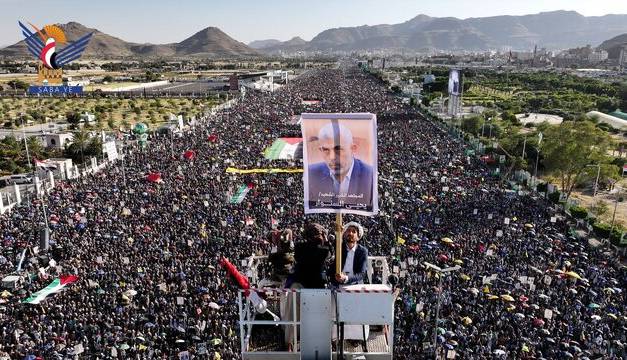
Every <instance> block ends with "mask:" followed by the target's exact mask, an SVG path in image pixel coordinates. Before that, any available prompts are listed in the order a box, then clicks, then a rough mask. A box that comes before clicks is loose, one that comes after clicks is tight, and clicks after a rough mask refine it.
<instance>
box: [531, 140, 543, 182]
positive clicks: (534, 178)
mask: <svg viewBox="0 0 627 360" xmlns="http://www.w3.org/2000/svg"><path fill="white" fill-rule="evenodd" d="M542 138H543V135H542V133H538V148H537V149H536V165H535V166H534V168H533V185H534V187H535V185H536V183H537V182H538V162H539V161H540V144H541V143H542Z"/></svg>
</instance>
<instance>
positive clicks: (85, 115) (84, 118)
mask: <svg viewBox="0 0 627 360" xmlns="http://www.w3.org/2000/svg"><path fill="white" fill-rule="evenodd" d="M81 120H82V121H84V122H86V123H91V122H94V121H96V115H94V114H90V113H88V112H87V111H85V112H84V113H82V114H81Z"/></svg>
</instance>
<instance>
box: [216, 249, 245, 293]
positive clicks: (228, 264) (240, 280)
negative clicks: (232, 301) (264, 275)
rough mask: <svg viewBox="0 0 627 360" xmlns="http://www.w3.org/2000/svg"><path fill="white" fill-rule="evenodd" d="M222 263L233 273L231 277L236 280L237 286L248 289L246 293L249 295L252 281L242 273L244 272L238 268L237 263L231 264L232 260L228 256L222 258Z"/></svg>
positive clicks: (230, 273) (225, 268)
mask: <svg viewBox="0 0 627 360" xmlns="http://www.w3.org/2000/svg"><path fill="white" fill-rule="evenodd" d="M220 265H222V267H223V268H224V270H226V272H227V273H229V275H231V277H232V278H233V280H235V282H236V283H237V286H239V288H240V289H242V290H247V291H246V292H245V295H246V296H248V293H249V291H248V289H250V283H249V282H248V279H247V278H246V276H244V275H242V273H240V272H239V271H238V270H237V268H236V267H235V265H233V264H231V262H230V261H229V260H228V259H227V258H222V260H220Z"/></svg>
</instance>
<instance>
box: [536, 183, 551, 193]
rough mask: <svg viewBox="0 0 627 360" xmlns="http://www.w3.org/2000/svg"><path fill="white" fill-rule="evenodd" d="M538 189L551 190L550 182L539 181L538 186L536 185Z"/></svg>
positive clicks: (539, 190)
mask: <svg viewBox="0 0 627 360" xmlns="http://www.w3.org/2000/svg"><path fill="white" fill-rule="evenodd" d="M536 190H537V191H538V192H541V193H543V192H547V191H548V190H549V184H548V183H539V184H538V186H536Z"/></svg>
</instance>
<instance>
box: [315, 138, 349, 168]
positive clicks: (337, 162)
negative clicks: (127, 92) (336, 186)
mask: <svg viewBox="0 0 627 360" xmlns="http://www.w3.org/2000/svg"><path fill="white" fill-rule="evenodd" d="M336 139H338V140H339V142H338V143H336V141H335V139H331V138H328V137H324V138H321V139H319V149H320V152H321V153H322V156H323V157H324V161H325V162H326V163H327V166H328V167H329V169H330V170H331V172H332V173H333V174H335V176H336V177H342V176H344V175H346V173H348V170H349V169H350V166H351V160H352V158H353V152H354V151H355V149H356V148H357V146H356V145H354V144H353V141H352V136H351V137H350V138H348V137H347V136H342V134H341V133H340V136H337V137H336Z"/></svg>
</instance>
